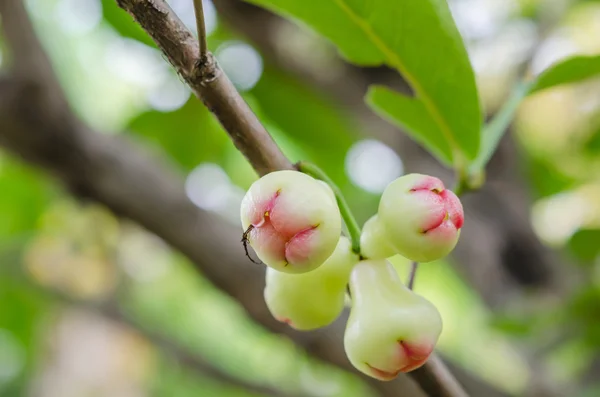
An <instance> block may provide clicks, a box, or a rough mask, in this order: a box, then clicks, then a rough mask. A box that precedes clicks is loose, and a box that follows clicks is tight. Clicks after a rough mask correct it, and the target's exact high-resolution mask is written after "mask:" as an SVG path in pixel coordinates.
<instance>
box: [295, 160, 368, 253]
mask: <svg viewBox="0 0 600 397" xmlns="http://www.w3.org/2000/svg"><path fill="white" fill-rule="evenodd" d="M296 169H297V170H298V171H300V172H303V173H305V174H307V175H310V176H312V177H313V178H316V179H320V180H322V181H323V182H325V183H327V184H328V185H329V186H330V187H331V190H333V193H334V194H335V199H336V201H337V204H338V207H339V208H340V213H341V215H342V218H343V219H344V223H345V224H346V228H347V229H348V234H350V240H351V241H352V251H353V252H354V253H355V254H357V255H361V254H360V226H358V222H356V219H355V218H354V215H353V214H352V211H351V210H350V206H349V205H348V203H347V202H346V199H345V198H344V195H343V194H342V191H341V190H340V189H339V188H338V187H337V185H336V184H335V183H334V182H333V181H332V180H331V178H329V176H327V174H326V173H325V171H323V170H322V169H321V168H319V167H318V166H317V165H315V164H312V163H309V162H307V161H299V162H298V163H296Z"/></svg>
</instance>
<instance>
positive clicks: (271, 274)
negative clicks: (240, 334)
mask: <svg viewBox="0 0 600 397" xmlns="http://www.w3.org/2000/svg"><path fill="white" fill-rule="evenodd" d="M241 219H242V226H243V228H244V230H245V233H244V242H248V243H249V244H250V245H251V246H252V248H253V249H254V251H255V252H256V255H257V256H258V257H259V258H260V260H262V261H263V262H264V263H265V264H266V265H267V273H266V287H265V291H264V297H265V301H266V304H267V306H268V308H269V310H270V312H271V313H272V315H273V316H274V317H275V318H276V319H277V320H279V321H281V322H285V323H287V324H289V326H291V327H293V328H295V329H297V330H312V329H317V328H320V327H324V326H326V325H329V324H331V323H332V322H333V321H334V320H335V319H336V318H337V317H338V316H339V315H340V314H341V312H342V311H343V309H344V305H345V302H346V292H347V286H348V285H349V292H350V299H351V311H350V317H349V319H348V323H347V327H346V332H345V335H344V348H345V350H346V354H347V356H348V358H349V360H350V361H351V363H352V364H353V365H354V366H355V367H356V368H357V369H358V370H360V371H361V372H363V373H365V374H367V375H369V376H371V377H374V378H376V379H380V380H391V379H394V378H395V377H396V376H397V375H398V374H399V373H400V372H409V371H412V370H414V369H416V368H419V367H420V366H422V365H423V364H424V363H425V362H426V361H427V359H428V358H429V356H430V354H431V353H432V351H433V349H434V346H435V345H436V343H437V341H438V338H439V335H440V333H441V331H442V319H441V316H440V314H439V312H438V310H437V309H436V307H435V306H434V305H433V304H432V303H431V302H429V301H428V300H426V299H425V298H423V297H422V296H420V295H417V294H416V293H414V292H413V291H411V290H410V289H409V288H408V287H407V286H405V285H404V284H403V283H402V281H400V279H399V277H398V274H397V272H396V270H395V268H394V267H393V266H392V264H391V263H390V262H388V261H387V260H386V258H389V257H391V256H394V255H396V254H399V255H402V256H404V257H405V258H408V259H410V260H412V261H416V262H431V261H433V260H436V259H440V258H442V257H444V256H446V255H448V254H449V253H450V252H451V251H452V250H453V249H454V247H455V245H456V243H457V242H458V238H459V235H460V229H461V227H462V224H463V219H464V215H463V208H462V205H461V203H460V201H459V199H458V198H457V197H456V195H455V194H454V193H453V192H452V191H450V190H448V189H446V188H445V187H444V185H443V183H442V182H441V181H440V180H439V179H438V178H435V177H431V176H426V175H420V174H409V175H405V176H402V177H400V178H398V179H396V180H395V181H393V182H392V183H390V184H389V185H388V186H387V188H386V189H385V191H384V192H383V194H382V196H381V200H380V204H379V208H378V212H377V214H376V215H374V216H373V217H372V218H371V219H369V220H368V221H367V222H366V223H365V225H364V228H363V231H362V232H361V234H360V252H355V251H357V250H356V249H354V250H353V247H352V244H351V242H350V240H349V239H348V238H347V237H344V236H342V235H341V232H342V217H341V213H340V209H339V207H338V203H337V201H336V197H335V195H334V192H333V190H332V189H331V187H330V186H329V185H328V184H327V183H325V182H323V181H321V180H318V179H315V178H313V177H312V176H310V175H307V174H305V173H302V172H298V171H277V172H272V173H270V174H267V175H265V176H263V177H262V178H260V179H259V180H257V181H256V182H255V183H254V184H253V185H252V186H251V187H250V189H249V190H248V192H247V193H246V195H245V197H244V199H243V201H242V205H241Z"/></svg>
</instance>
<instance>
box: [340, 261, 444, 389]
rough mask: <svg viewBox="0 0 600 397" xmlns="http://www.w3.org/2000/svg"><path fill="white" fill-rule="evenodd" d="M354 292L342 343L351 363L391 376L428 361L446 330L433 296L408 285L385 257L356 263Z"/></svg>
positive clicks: (382, 377)
mask: <svg viewBox="0 0 600 397" xmlns="http://www.w3.org/2000/svg"><path fill="white" fill-rule="evenodd" d="M350 292H351V294H352V309H351V311H350V318H349V319H348V325H347V327H346V332H345V335H344V348H345V350H346V354H347V355H348V358H349V359H350V362H351V363H352V365H354V366H355V367H356V368H357V369H358V370H359V371H361V372H363V373H365V374H367V375H369V376H371V377H373V378H376V379H379V380H384V381H387V380H392V379H394V378H395V377H396V376H397V375H398V374H399V373H401V372H409V371H412V370H414V369H417V368H419V367H420V366H422V365H423V364H425V362H426V361H427V359H428V358H429V356H430V354H431V353H432V352H433V349H434V347H435V345H436V343H437V341H438V338H439V336H440V333H441V332H442V318H441V316H440V313H439V312H438V310H437V309H436V307H435V306H434V305H433V304H432V303H431V302H429V301H428V300H426V299H425V298H423V297H422V296H420V295H417V294H415V293H414V292H413V291H411V290H409V289H408V288H407V287H406V286H405V285H404V284H403V283H402V282H401V281H400V279H399V278H398V274H397V273H396V270H395V269H394V267H393V266H392V265H391V264H390V263H389V262H388V261H386V260H366V261H361V262H359V263H358V264H357V265H356V266H354V269H353V270H352V273H351V275H350Z"/></svg>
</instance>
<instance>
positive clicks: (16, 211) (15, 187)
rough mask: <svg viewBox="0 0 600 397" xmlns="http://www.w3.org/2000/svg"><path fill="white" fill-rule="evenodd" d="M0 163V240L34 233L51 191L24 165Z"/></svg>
mask: <svg viewBox="0 0 600 397" xmlns="http://www.w3.org/2000/svg"><path fill="white" fill-rule="evenodd" d="M0 160H2V161H1V162H0V192H2V194H0V219H1V220H2V221H1V222H0V238H2V237H9V236H15V235H19V234H22V233H25V232H29V231H32V230H35V229H36V223H37V221H38V218H39V217H40V215H41V214H42V213H43V211H44V209H45V208H46V206H47V205H48V203H49V202H50V200H51V198H52V196H53V194H52V191H51V188H50V186H49V184H47V183H46V181H45V180H44V179H43V178H42V177H41V176H40V175H39V174H38V173H37V172H35V171H33V170H31V169H29V168H28V167H27V166H25V165H23V164H20V163H18V162H16V161H12V160H10V159H2V158H0Z"/></svg>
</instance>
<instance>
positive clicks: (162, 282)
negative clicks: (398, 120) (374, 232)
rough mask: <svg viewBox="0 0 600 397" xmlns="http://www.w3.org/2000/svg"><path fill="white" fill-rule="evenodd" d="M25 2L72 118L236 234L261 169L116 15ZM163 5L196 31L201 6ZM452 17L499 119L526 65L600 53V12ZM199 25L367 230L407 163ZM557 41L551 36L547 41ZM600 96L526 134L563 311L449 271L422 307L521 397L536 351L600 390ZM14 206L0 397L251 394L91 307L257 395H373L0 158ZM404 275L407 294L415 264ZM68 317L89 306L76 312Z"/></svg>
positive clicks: (459, 355)
mask: <svg viewBox="0 0 600 397" xmlns="http://www.w3.org/2000/svg"><path fill="white" fill-rule="evenodd" d="M26 3H27V6H28V9H29V11H30V13H31V15H32V18H33V21H34V23H35V26H36V29H37V32H38V34H39V36H40V38H41V40H42V41H43V43H44V45H45V47H46V49H47V51H48V53H49V55H50V56H51V59H52V62H53V64H54V66H55V69H56V71H57V73H58V74H59V76H60V79H61V82H62V84H63V86H64V88H65V90H66V92H67V94H68V97H69V99H70V101H71V104H72V106H73V108H74V110H75V111H76V112H77V113H78V115H79V116H80V117H82V118H83V119H84V120H85V121H86V122H87V123H89V124H90V125H92V126H94V127H95V128H97V129H99V130H101V131H104V132H106V133H109V134H110V133H113V134H114V133H121V134H128V135H130V136H131V137H132V138H133V139H135V140H137V141H138V142H139V143H140V144H142V145H144V146H146V147H148V148H149V149H150V150H152V151H154V152H156V153H157V154H158V155H161V156H165V155H166V156H168V157H169V158H170V159H171V160H172V161H173V162H174V163H175V164H176V165H177V166H178V167H179V169H180V171H181V172H182V173H185V174H186V175H187V180H186V190H187V194H188V195H189V197H190V199H191V200H192V201H193V202H194V203H195V204H196V205H198V206H199V207H201V208H203V209H205V210H208V211H213V212H216V213H218V214H220V215H222V217H223V219H224V221H227V222H232V223H233V224H235V225H238V223H239V219H238V208H239V203H240V200H241V197H242V196H243V194H244V191H245V189H246V188H248V186H249V185H250V184H251V183H252V182H253V181H254V180H255V178H256V176H255V174H254V172H253V170H252V168H251V167H250V166H249V165H248V164H247V163H246V161H245V160H244V158H243V157H242V156H241V155H240V154H239V153H238V152H237V150H236V149H235V147H234V146H233V144H232V143H231V142H230V141H229V139H228V137H227V135H226V134H225V133H224V131H222V129H221V127H220V125H219V124H218V123H217V122H216V121H215V120H214V118H213V117H212V115H211V114H210V113H209V112H208V111H207V110H206V109H205V108H204V107H203V106H202V104H201V103H200V101H198V100H197V99H196V98H195V97H193V95H190V91H189V90H188V89H187V88H186V86H185V85H184V84H183V83H182V82H181V81H180V80H179V78H178V77H177V76H176V75H175V74H174V72H173V71H172V70H171V69H170V67H169V66H168V65H167V63H166V62H165V61H164V60H163V58H162V56H161V55H160V53H159V52H158V51H157V50H156V48H155V46H154V45H153V43H152V42H151V41H150V40H149V38H148V37H147V35H146V34H145V33H144V32H143V31H142V30H141V29H140V28H139V27H138V26H137V25H136V24H134V23H133V22H132V19H131V18H130V17H129V16H128V15H127V14H125V13H124V12H123V11H121V10H120V9H119V8H118V7H117V5H116V2H115V1H114V0H29V1H27V2H26ZM169 3H170V4H171V6H172V8H173V9H174V10H175V11H176V12H177V13H178V15H179V16H180V17H181V18H182V19H183V21H184V22H185V23H186V24H187V25H188V26H189V27H190V28H193V27H194V26H195V25H194V24H195V21H194V17H193V15H194V13H193V10H192V1H191V0H171V1H169ZM450 4H451V6H452V11H453V14H454V17H455V19H456V21H457V24H458V26H459V28H460V30H461V33H462V34H463V36H464V38H465V40H466V42H467V44H468V48H469V52H470V56H471V60H472V62H473V65H474V67H475V70H476V73H477V79H478V84H479V89H480V93H481V97H482V101H483V105H484V108H485V109H486V111H487V113H488V114H492V113H493V112H494V111H495V110H497V109H498V107H499V106H500V105H501V103H502V101H503V100H504V99H506V97H507V95H508V93H509V91H510V87H511V86H512V85H513V83H514V80H515V77H516V74H517V71H516V66H515V65H517V64H518V63H519V62H520V61H521V60H522V59H525V58H527V57H529V56H531V54H532V53H533V54H534V55H533V58H532V65H533V69H534V72H539V71H541V70H543V69H544V68H545V67H547V66H548V65H550V64H551V63H553V62H555V61H556V60H558V59H561V58H564V57H566V56H568V55H572V54H576V53H577V54H600V41H599V40H598V37H600V2H598V1H566V0H556V1H551V0H548V1H544V0H450ZM205 8H206V16H207V29H208V31H209V33H210V36H209V46H210V48H211V49H213V50H214V52H215V54H216V56H217V58H218V59H219V61H220V63H221V65H222V67H223V68H224V69H225V71H226V73H227V74H228V75H229V76H230V78H231V79H232V80H233V81H234V83H235V84H236V86H237V87H238V89H240V91H242V92H243V95H244V98H245V99H246V100H247V101H248V102H249V103H250V105H251V106H252V108H253V109H254V110H255V111H256V112H257V113H258V115H259V117H260V119H261V120H262V121H263V122H264V124H265V125H266V127H267V129H268V130H269V131H270V132H271V133H272V134H273V136H274V138H275V139H276V141H277V142H278V143H279V144H280V146H281V147H282V149H283V151H284V152H285V153H286V155H288V157H290V158H291V159H295V160H299V159H307V160H311V161H313V162H316V163H318V164H319V165H320V166H321V167H322V168H323V169H324V170H325V171H327V172H328V173H329V175H330V176H331V177H332V178H333V179H334V181H335V182H336V183H338V184H339V186H340V187H341V189H342V190H343V192H344V193H345V194H346V197H347V198H348V200H349V202H350V205H351V207H352V208H353V209H354V210H355V211H356V215H357V217H358V218H359V221H361V222H364V221H365V220H366V219H368V217H369V216H371V215H372V214H373V213H374V212H375V211H376V206H377V203H378V196H379V194H380V193H381V191H382V190H383V188H384V187H385V186H386V184H387V183H388V182H389V181H391V180H393V179H395V178H396V177H398V176H400V175H401V174H402V173H403V172H404V165H403V162H402V159H401V158H400V157H399V156H398V155H397V154H396V152H395V151H394V150H393V149H392V148H390V147H388V146H387V145H385V144H384V143H383V142H381V141H379V140H377V139H375V138H374V137H373V136H372V132H371V131H370V130H369V126H368V125H364V124H362V123H361V122H360V121H359V120H358V118H357V117H356V115H355V114H354V112H353V110H352V109H351V108H348V107H344V106H342V105H341V104H340V103H338V102H336V100H335V99H334V98H333V96H331V95H330V94H329V93H328V92H326V91H325V90H323V89H322V88H321V87H319V86H312V85H309V84H307V83H306V82H305V81H303V80H301V79H299V78H298V77H296V76H294V75H290V74H289V72H286V71H284V70H281V69H278V67H277V66H276V64H275V63H272V62H271V61H270V60H269V59H268V58H266V57H263V55H261V54H260V53H259V52H258V51H257V50H256V49H255V48H253V47H252V46H251V45H250V44H249V42H247V41H246V40H245V39H244V37H242V36H239V35H237V34H236V33H234V32H233V31H231V30H230V29H229V28H228V26H227V25H226V24H224V23H222V21H221V19H220V18H219V15H218V14H217V12H216V11H215V9H214V7H213V6H212V3H210V1H206V2H205ZM546 28H547V29H548V31H546V32H544V36H543V38H542V39H539V37H538V29H546ZM0 40H1V38H0ZM278 40H279V41H281V42H286V41H288V42H293V43H296V44H295V46H296V48H298V47H303V48H311V51H310V56H309V55H308V54H307V55H306V57H307V58H310V59H307V60H306V62H314V63H316V64H317V65H318V66H317V67H322V69H321V70H322V73H335V62H333V61H332V59H335V57H336V54H335V51H334V50H333V49H332V48H331V47H330V45H329V44H328V43H326V42H324V41H323V40H322V39H320V38H319V37H318V36H316V35H314V34H312V33H311V32H309V31H307V30H302V31H301V33H299V32H298V31H296V30H290V31H289V36H288V37H279V38H278ZM0 48H2V47H0ZM534 49H535V51H534ZM3 56H4V57H6V56H8V55H7V54H6V53H3V52H1V51H0V65H2V63H1V60H2V59H3ZM5 60H6V59H5ZM348 84H351V82H348ZM599 92H600V80H599V79H595V80H587V81H585V82H582V83H579V84H573V85H568V86H562V87H558V88H555V89H551V90H548V91H545V92H543V93H540V94H538V95H535V96H532V97H530V98H529V99H527V100H526V102H524V103H523V105H522V106H521V108H520V110H519V113H518V117H517V119H516V123H515V128H514V136H516V137H517V140H518V144H519V145H518V148H519V162H520V163H519V167H520V169H521V171H522V172H523V175H525V176H526V178H527V180H528V182H529V184H528V188H529V193H530V194H531V197H532V198H533V202H532V216H531V222H532V224H533V226H534V228H535V231H536V233H537V234H538V236H539V238H540V239H541V240H542V241H543V242H544V243H545V244H547V245H548V246H551V247H552V248H553V249H554V250H555V252H556V255H559V256H561V257H564V258H566V262H567V263H568V264H569V266H571V267H572V268H570V269H567V271H568V272H572V273H574V274H578V275H579V277H580V281H579V283H580V284H579V286H578V288H577V289H576V290H575V292H574V293H572V294H571V296H570V297H569V298H568V299H566V300H561V301H560V302H555V303H554V304H553V305H550V306H541V307H543V308H542V309H540V310H538V311H536V315H535V316H531V314H530V312H527V314H526V315H525V314H524V313H525V311H524V310H521V308H520V307H518V305H516V306H515V307H511V309H510V310H506V311H505V312H502V313H498V312H492V311H491V310H490V309H488V308H487V307H486V305H485V304H484V303H483V302H482V300H481V299H480V298H479V296H478V295H477V293H476V292H475V291H473V290H472V289H471V288H470V287H469V286H468V285H467V284H466V283H465V282H464V281H463V279H462V278H461V277H460V276H459V275H458V274H457V273H456V272H455V271H454V270H453V268H452V267H451V266H449V265H448V264H447V263H445V262H439V263H434V264H431V265H428V266H422V268H421V270H420V274H419V278H418V282H417V287H416V290H417V291H418V292H419V293H421V294H423V295H424V296H426V297H427V298H429V299H430V300H432V301H433V302H434V303H435V304H436V305H437V306H438V308H439V309H440V311H441V313H442V316H443V318H444V323H445V329H444V333H443V334H442V338H441V341H440V346H439V348H440V351H441V352H442V353H443V354H445V355H446V356H447V357H449V358H450V359H452V360H454V361H455V362H456V363H458V364H459V365H461V366H463V367H464V368H466V369H468V370H469V371H471V372H473V373H475V374H477V375H479V376H480V377H481V378H483V379H485V380H486V381H487V382H489V383H491V384H493V385H494V386H495V387H496V388H498V389H501V390H504V391H505V392H507V393H509V394H512V395H523V394H524V393H525V391H526V388H527V385H528V383H529V382H530V379H531V377H532V376H533V375H532V372H533V371H537V370H539V368H532V366H531V365H530V363H529V362H528V358H527V357H525V356H524V355H523V354H521V353H522V350H523V346H528V348H530V347H533V348H535V349H536V351H537V352H538V353H539V355H540V361H539V362H541V365H542V367H543V368H542V370H543V373H545V374H546V376H548V377H550V378H551V379H553V381H554V382H556V383H557V384H559V385H561V386H564V387H565V388H566V389H565V390H573V394H569V395H571V396H582V397H583V396H597V395H600V392H599V391H598V385H595V384H594V381H595V382H598V378H596V379H593V381H591V382H584V381H583V380H582V379H584V378H585V376H586V374H587V371H588V370H589V368H590V367H591V366H592V365H598V364H597V363H595V360H597V358H598V351H599V350H600V260H599V259H600V200H598V197H599V196H600V95H599ZM0 128H1V126H0ZM0 192H1V194H0V261H1V263H0V303H1V304H0V395H2V396H7V397H14V396H25V395H27V396H44V397H53V396H56V397H70V396H73V397H75V396H78V397H79V396H153V395H156V396H166V395H168V396H175V397H179V396H182V397H183V396H249V395H255V394H250V393H249V392H247V391H244V390H241V389H236V388H233V387H231V386H229V385H226V384H223V383H222V382H219V381H216V380H214V379H211V378H210V377H207V376H204V377H203V376H199V375H198V374H197V373H196V372H194V371H193V369H192V368H190V367H189V366H187V365H185V363H183V364H182V363H181V362H178V360H177V357H176V355H173V354H170V351H169V349H163V348H159V346H157V344H156V341H153V340H150V339H148V338H146V337H144V336H142V335H140V334H139V333H138V332H136V331H135V329H134V328H131V327H125V326H123V325H120V324H119V323H118V322H116V323H115V322H111V321H108V320H106V318H105V316H101V315H99V313H101V312H102V307H103V306H100V308H99V307H97V306H96V303H98V302H100V303H101V305H104V304H106V302H109V303H110V304H117V303H115V302H117V301H118V305H119V307H120V309H121V310H125V311H126V312H127V313H129V314H130V315H131V316H132V317H133V318H136V319H137V321H139V322H140V323H141V324H144V326H145V327H149V328H150V329H154V330H160V332H161V333H162V334H163V335H165V336H167V337H168V338H169V339H170V340H174V341H177V343H179V344H180V345H181V346H185V347H186V348H187V349H188V350H189V352H191V354H194V353H195V354H198V355H201V356H202V357H205V358H206V359H208V360H209V361H210V362H212V363H213V364H214V365H215V366H217V367H219V368H222V369H223V370H224V371H227V372H229V373H231V374H232V375H233V376H235V377H238V378H241V379H245V380H247V381H248V382H251V383H254V384H257V385H268V386H270V387H274V388H279V389H281V390H287V391H290V392H298V390H301V391H302V393H303V395H314V396H348V397H351V396H365V395H367V393H368V392H367V390H366V388H365V387H364V386H363V385H362V383H361V382H360V381H358V380H357V379H356V378H354V377H352V376H350V375H348V374H346V373H342V372H341V371H339V370H337V369H335V368H332V367H330V366H327V365H324V364H321V363H317V362H313V361H312V360H311V359H309V358H308V357H306V356H304V355H303V354H302V353H301V352H299V350H298V349H297V348H296V347H295V346H294V345H293V344H292V343H291V342H290V341H289V340H287V339H283V338H280V337H278V336H276V335H273V334H269V333H267V332H266V331H265V330H263V329H262V328H261V327H260V326H258V325H256V324H254V323H253V322H251V321H250V320H249V318H248V317H247V315H246V314H245V312H244V311H243V310H242V309H241V308H240V307H239V305H238V304H237V303H236V302H235V301H233V300H232V299H231V298H229V297H228V296H225V295H224V294H222V293H221V292H219V291H218V290H216V289H215V288H214V287H213V286H211V284H210V283H208V282H207V281H205V280H204V279H202V278H201V277H198V275H197V274H196V273H195V272H194V271H193V270H192V269H191V268H190V266H189V264H188V263H187V262H186V260H185V259H183V258H182V257H180V256H179V255H178V254H177V253H175V252H173V251H172V250H171V249H169V247H168V246H166V245H165V244H163V243H162V242H161V241H160V240H159V239H158V238H157V237H155V236H152V235H149V234H148V233H146V232H145V231H143V230H141V229H139V228H138V227H136V226H134V225H131V224H127V223H121V222H119V221H117V220H116V219H115V218H114V217H113V216H112V215H111V214H110V213H108V212H106V210H104V209H102V208H98V207H96V206H94V205H91V204H86V203H79V202H75V201H73V200H72V199H71V198H70V197H69V196H68V195H67V194H66V193H65V192H64V191H62V190H61V188H60V187H59V186H58V184H57V183H56V182H55V181H54V180H53V179H51V178H49V177H48V176H46V175H45V174H43V173H41V172H40V171H38V170H35V169H33V168H30V167H28V166H26V165H24V164H22V163H20V162H18V161H17V160H15V159H14V158H11V157H9V156H8V155H6V154H4V153H2V152H0ZM467 222H468V219H467ZM467 243H468V242H467ZM394 264H395V265H396V266H397V268H398V271H399V272H400V274H401V275H402V277H405V275H406V274H407V265H408V264H407V263H405V261H404V260H403V259H402V258H394ZM248 265H249V266H251V265H252V264H248ZM524 293H525V294H526V291H525V292H524ZM117 298H118V299H117ZM73 301H81V302H85V303H84V304H79V305H71V304H67V305H65V303H73ZM90 302H91V303H90ZM573 385H575V386H573ZM570 387H572V388H570ZM594 387H596V388H595V389H594Z"/></svg>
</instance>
